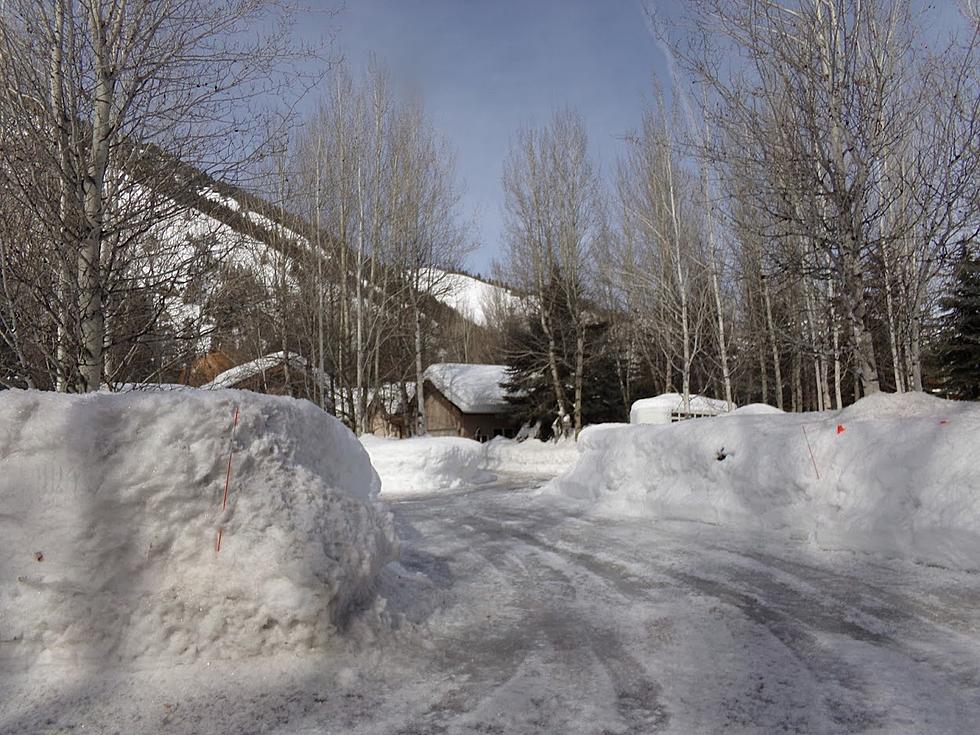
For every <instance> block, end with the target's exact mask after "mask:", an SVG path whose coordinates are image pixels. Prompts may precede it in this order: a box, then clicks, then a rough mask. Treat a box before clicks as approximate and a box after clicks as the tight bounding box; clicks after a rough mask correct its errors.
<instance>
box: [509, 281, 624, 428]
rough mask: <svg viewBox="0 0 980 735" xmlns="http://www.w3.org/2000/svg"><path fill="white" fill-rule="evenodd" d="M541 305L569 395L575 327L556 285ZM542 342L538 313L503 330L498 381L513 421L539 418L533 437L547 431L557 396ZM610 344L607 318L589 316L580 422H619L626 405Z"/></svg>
mask: <svg viewBox="0 0 980 735" xmlns="http://www.w3.org/2000/svg"><path fill="white" fill-rule="evenodd" d="M549 293H551V294H553V295H554V296H555V297H554V298H548V299H546V300H545V303H544V304H543V305H542V307H539V308H545V309H548V310H549V324H551V326H552V330H553V332H554V336H555V340H556V342H557V344H558V373H559V377H560V379H561V381H562V383H563V384H564V385H565V388H566V390H567V392H568V395H571V394H572V392H573V390H574V387H573V385H572V383H573V376H574V372H575V371H574V363H575V327H574V322H573V320H572V318H571V315H570V314H569V313H568V309H567V307H566V306H565V302H564V299H561V298H558V292H557V288H555V289H550V290H549ZM547 344H548V341H547V338H546V336H545V334H544V332H543V330H542V328H541V320H540V319H539V318H538V314H536V313H533V314H531V315H530V318H529V319H528V320H527V322H523V321H520V322H514V323H512V324H511V325H510V326H509V327H508V329H507V330H506V333H505V350H506V363H507V366H508V371H507V373H508V380H507V382H506V383H504V387H505V388H507V391H508V394H509V397H508V399H507V400H508V402H509V403H510V404H511V410H512V415H513V417H514V419H515V422H519V423H521V424H529V425H533V424H535V423H540V426H541V431H540V433H539V438H541V439H548V438H550V437H551V435H552V428H551V426H552V424H553V422H554V421H555V419H556V418H557V415H558V412H557V399H556V397H555V394H554V393H555V391H554V388H553V386H552V381H551V379H550V376H549V374H548V370H549V366H548V347H547ZM614 350H615V345H614V340H613V339H612V334H611V329H610V327H609V325H608V323H606V322H604V321H601V320H598V319H596V320H594V321H593V322H592V323H591V324H589V325H588V326H587V327H586V334H585V355H586V359H585V370H584V375H583V385H582V420H583V424H586V425H587V424H595V423H602V422H608V421H622V420H623V418H624V416H625V414H626V409H625V407H624V405H623V396H622V391H621V390H620V386H619V383H618V380H619V378H618V372H617V371H618V367H617V364H616V355H615V351H614Z"/></svg>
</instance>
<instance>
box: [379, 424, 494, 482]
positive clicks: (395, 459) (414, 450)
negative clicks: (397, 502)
mask: <svg viewBox="0 0 980 735" xmlns="http://www.w3.org/2000/svg"><path fill="white" fill-rule="evenodd" d="M361 443H362V444H363V445H364V448H365V449H366V450H367V452H368V454H369V455H370V456H371V463H372V464H373V465H374V468H375V470H377V472H378V475H379V476H380V477H381V492H382V494H383V495H385V496H393V495H428V494H431V493H439V492H446V491H452V490H463V489H466V488H468V487H470V486H472V485H473V483H476V482H479V481H481V480H482V479H483V472H482V470H481V465H482V464H483V445H482V444H480V443H479V442H476V441H473V440H472V439H462V438H459V437H434V436H422V437H415V438H413V439H382V438H380V437H376V436H373V435H371V434H365V435H364V436H362V437H361Z"/></svg>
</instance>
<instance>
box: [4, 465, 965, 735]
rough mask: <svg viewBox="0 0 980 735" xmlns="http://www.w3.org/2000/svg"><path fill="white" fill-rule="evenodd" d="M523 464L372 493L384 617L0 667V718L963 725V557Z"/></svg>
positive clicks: (546, 725) (412, 725) (591, 725)
mask: <svg viewBox="0 0 980 735" xmlns="http://www.w3.org/2000/svg"><path fill="white" fill-rule="evenodd" d="M534 487H535V483H532V482H530V481H529V480H527V478H526V477H525V478H522V479H521V480H519V481H513V482H505V481H501V482H499V483H497V484H496V485H490V486H484V487H483V489H481V490H480V491H478V492H472V493H466V494H459V493H451V494H447V495H441V496H440V495H434V496H430V497H427V498H419V497H415V498H407V499H405V500H404V501H399V502H395V503H393V504H392V510H393V513H394V516H395V522H396V528H397V532H398V535H399V536H400V537H401V538H402V539H403V550H402V559H401V562H400V563H399V564H397V565H392V566H390V567H389V568H388V570H387V571H386V572H385V573H384V574H383V576H382V580H381V584H380V587H379V594H380V595H381V596H383V597H384V598H385V599H387V601H388V602H387V607H386V610H385V613H384V616H381V617H379V618H378V620H381V619H387V620H388V621H390V624H388V625H385V626H380V627H379V626H374V627H370V626H365V625H359V627H358V629H357V630H355V631H352V632H351V633H350V634H349V635H348V636H347V638H346V640H345V641H340V640H337V641H334V642H333V643H332V644H330V646H329V647H328V648H325V649H320V650H315V651H309V652H306V653H298V652H295V653H289V654H286V655H278V656H261V657H256V658H252V659H244V660H232V661H229V660H225V661H211V660H209V661H203V660H201V661H197V662H195V663H191V664H187V665H175V666H166V667H165V666H160V665H156V666H144V667H136V668H134V667H123V666H117V667H114V668H98V669H97V668H91V667H88V668H76V669H64V668H61V669H52V668H46V667H39V666H38V667H34V668H32V669H31V670H30V671H28V672H26V673H16V674H15V673H12V672H10V671H9V670H7V669H0V691H2V692H3V696H2V697H0V732H3V733H55V732H57V733H67V732H93V731H94V732H140V733H174V734H183V733H188V734H189V733H209V734H213V735H232V734H235V735H237V734H238V733H245V732H248V733H260V732H261V733H277V734H281V735H286V734H290V735H312V734H313V733H326V732H335V733H350V734H351V735H375V734H377V735H381V734H385V735H387V734H389V733H403V734H408V733H417V734H418V733H508V734H511V733H514V734H517V735H521V734H524V733H540V734H550V733H567V734H568V735H577V734H579V733H581V734H583V735H585V734H590V735H592V734H594V733H603V732H606V733H622V734H627V733H631V734H634V735H645V734H646V733H655V732H666V733H678V734H682V735H687V734H689V733H714V732H738V733H772V732H814V733H845V732H875V733H889V734H894V733H966V732H973V731H974V730H975V724H976V722H978V721H980V695H978V691H980V580H978V578H977V576H976V575H974V574H969V573H965V572H960V571H953V570H945V569H936V568H931V567H924V566H919V565H915V564H910V563H908V562H903V561H880V560H875V559H873V558H872V557H868V556H865V555H854V554H850V553H828V552H824V551H820V550H818V549H815V548H814V547H812V546H810V545H809V544H806V543H802V542H794V541H792V540H790V539H786V538H784V537H780V536H775V537H771V536H767V535H765V534H759V533H752V534H746V533H743V532H741V531H739V530H737V529H726V528H721V527H716V526H711V525H707V524H692V523H688V522H670V521H660V522H657V523H655V524H651V522H650V521H649V520H648V519H637V520H630V519H620V520H616V521H611V520H601V519H600V520H596V519H593V518H591V517H589V516H588V515H587V514H583V511H584V508H583V507H582V506H580V505H571V506H570V505H569V504H568V501H565V500H563V499H561V498H555V497H547V496H540V495H535V494H534V493H533V489H534Z"/></svg>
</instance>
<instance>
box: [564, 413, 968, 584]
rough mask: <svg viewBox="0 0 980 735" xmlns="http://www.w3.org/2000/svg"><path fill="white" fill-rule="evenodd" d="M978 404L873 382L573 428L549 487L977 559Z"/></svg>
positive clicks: (652, 511)
mask: <svg viewBox="0 0 980 735" xmlns="http://www.w3.org/2000/svg"><path fill="white" fill-rule="evenodd" d="M978 447H980V404H976V403H955V402H951V401H943V400H940V399H937V398H933V397H930V396H927V395H924V394H905V395H888V394H878V395H874V396H870V397H868V398H865V399H863V400H861V401H859V402H858V403H856V404H855V405H853V406H851V407H848V408H846V409H844V410H843V411H840V412H824V413H810V414H781V413H775V414H773V413H754V412H753V413H749V414H747V415H744V414H743V415H738V414H737V413H736V414H734V415H727V416H724V417H717V418H703V419H694V420H690V421H684V422H681V423H678V424H672V425H666V426H630V427H625V428H620V429H611V430H607V431H602V432H596V433H591V434H588V433H586V434H583V436H582V437H581V438H580V440H579V450H580V452H581V454H582V458H581V460H580V461H579V463H578V464H577V465H576V466H575V468H574V469H573V470H571V471H570V472H569V473H568V474H567V475H565V476H563V477H561V478H558V479H557V480H556V481H554V482H553V483H552V485H551V486H550V489H552V490H556V491H559V492H561V493H564V494H566V495H569V496H572V497H576V498H580V499H583V500H586V501H589V502H592V503H594V504H595V507H596V510H597V511H598V512H600V513H602V514H608V515H619V516H645V517H655V518H662V519H680V520H691V521H702V522H706V523H715V524H727V525H737V526H743V527H746V528H751V529H758V530H776V529H781V530H783V531H785V532H788V533H791V534H793V535H798V536H806V537H809V538H811V539H812V540H813V541H815V542H816V543H818V544H819V545H821V546H825V547H830V548H844V549H855V550H863V551H871V552H877V553H882V554H887V555H893V556H901V557H905V558H911V559H915V560H919V561H924V562H929V563H936V564H940V565H945V566H953V567H960V568H964V569H980V469H978V465H977V458H976V452H977V449H978Z"/></svg>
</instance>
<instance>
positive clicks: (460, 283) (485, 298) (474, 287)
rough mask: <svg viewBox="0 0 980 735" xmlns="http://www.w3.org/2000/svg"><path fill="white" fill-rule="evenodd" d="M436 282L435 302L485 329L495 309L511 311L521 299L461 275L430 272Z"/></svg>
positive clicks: (476, 279) (517, 305) (484, 282)
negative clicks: (432, 273)
mask: <svg viewBox="0 0 980 735" xmlns="http://www.w3.org/2000/svg"><path fill="white" fill-rule="evenodd" d="M434 273H435V274H436V275H435V276H434V280H436V281H437V282H438V288H437V289H436V291H437V293H436V298H437V299H438V300H439V301H441V302H442V303H444V304H445V305H446V306H448V307H450V308H452V309H454V310H455V311H457V312H458V313H459V314H460V315H461V316H462V317H463V318H464V319H468V320H470V321H472V322H473V323H474V324H478V325H479V326H481V327H482V326H487V325H488V324H489V323H490V322H491V321H492V319H493V316H494V310H495V309H497V308H505V309H513V308H517V307H519V306H520V304H521V298H520V297H519V296H518V295H517V294H515V293H514V292H512V291H509V290H508V289H506V288H503V287H501V286H495V285H493V284H492V283H487V282H486V281H481V280H480V279H478V278H474V277H473V276H467V275H463V274H462V273H446V272H443V271H434Z"/></svg>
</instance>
